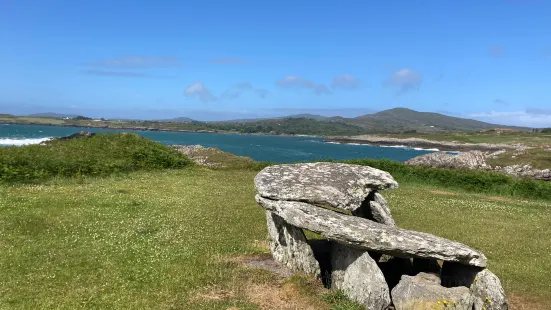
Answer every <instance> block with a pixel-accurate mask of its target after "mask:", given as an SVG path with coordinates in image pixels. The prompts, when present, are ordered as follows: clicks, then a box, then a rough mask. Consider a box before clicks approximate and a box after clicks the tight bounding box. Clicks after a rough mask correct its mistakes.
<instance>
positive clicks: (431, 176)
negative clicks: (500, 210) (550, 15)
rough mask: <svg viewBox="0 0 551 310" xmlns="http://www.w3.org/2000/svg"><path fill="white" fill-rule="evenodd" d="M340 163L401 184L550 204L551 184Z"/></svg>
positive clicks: (371, 162) (387, 163)
mask: <svg viewBox="0 0 551 310" xmlns="http://www.w3.org/2000/svg"><path fill="white" fill-rule="evenodd" d="M340 162H345V163H349V164H356V165H364V166H370V167H373V168H377V169H381V170H384V171H387V172H389V173H390V174H391V175H392V176H393V177H394V178H395V179H396V181H398V182H407V183H418V184H424V185H431V186H438V187H447V188H453V189H459V190H464V191H468V192H473V193H484V194H495V195H505V196H512V197H520V198H532V199H545V200H551V182H545V181H536V180H531V179H517V178H513V177H510V176H507V175H504V174H500V173H495V172H488V171H479V170H460V169H441V168H428V167H420V166H409V165H406V164H403V163H400V162H397V161H391V160H376V159H358V160H345V161H340Z"/></svg>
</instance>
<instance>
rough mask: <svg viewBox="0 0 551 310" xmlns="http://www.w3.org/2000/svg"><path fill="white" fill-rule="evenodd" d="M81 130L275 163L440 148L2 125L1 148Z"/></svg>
mask: <svg viewBox="0 0 551 310" xmlns="http://www.w3.org/2000/svg"><path fill="white" fill-rule="evenodd" d="M79 131H90V132H116V131H119V132H134V133H137V134H139V135H141V136H143V137H146V138H149V139H152V140H155V141H158V142H160V143H163V144H166V145H175V144H178V145H197V144H199V145H202V146H205V147H217V148H219V149H221V150H223V151H225V152H230V153H233V154H236V155H240V156H248V157H251V158H252V159H254V160H257V161H268V162H273V163H290V162H301V161H311V160H324V159H337V160H339V159H361V158H373V159H382V158H385V159H391V160H396V161H406V160H408V159H411V158H413V157H416V156H419V155H423V154H427V153H430V152H435V151H438V150H437V149H432V150H424V149H418V148H408V147H405V146H401V145H396V146H386V147H381V146H371V145H365V144H363V145H362V144H338V143H329V142H324V140H325V139H324V138H320V137H310V136H271V135H246V134H216V133H190V132H162V131H138V130H113V129H101V128H79V127H58V126H39V125H11V124H0V146H23V145H29V144H38V143H41V142H43V141H47V140H49V139H52V138H56V137H64V136H68V135H71V134H74V133H76V132H79Z"/></svg>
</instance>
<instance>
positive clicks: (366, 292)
mask: <svg viewBox="0 0 551 310" xmlns="http://www.w3.org/2000/svg"><path fill="white" fill-rule="evenodd" d="M331 267H332V272H331V288H332V289H337V290H342V291H343V292H344V293H345V294H346V296H348V297H349V298H350V299H352V300H354V301H356V302H358V303H360V304H362V305H364V306H365V308H366V309H370V310H385V309H387V308H388V306H390V303H391V300H390V291H389V289H388V285H387V283H386V281H385V277H384V275H383V273H382V272H381V270H380V269H379V267H378V266H377V263H376V262H375V261H374V260H373V259H372V258H371V257H370V256H369V253H367V252H366V251H361V250H357V249H352V248H349V247H346V246H344V245H341V244H338V243H334V244H333V246H332V251H331Z"/></svg>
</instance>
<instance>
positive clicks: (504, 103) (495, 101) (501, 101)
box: [494, 99, 509, 105]
mask: <svg viewBox="0 0 551 310" xmlns="http://www.w3.org/2000/svg"><path fill="white" fill-rule="evenodd" d="M494 103H497V104H501V105H509V102H507V101H505V100H501V99H494Z"/></svg>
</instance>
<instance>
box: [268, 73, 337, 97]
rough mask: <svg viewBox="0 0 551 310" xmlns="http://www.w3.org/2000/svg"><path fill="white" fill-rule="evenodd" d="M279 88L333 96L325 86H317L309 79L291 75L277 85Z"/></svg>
mask: <svg viewBox="0 0 551 310" xmlns="http://www.w3.org/2000/svg"><path fill="white" fill-rule="evenodd" d="M276 84H277V85H278V86H279V87H283V88H294V89H299V88H305V89H310V90H312V91H313V92H314V93H315V94H316V95H322V94H327V95H328V94H331V91H330V90H329V88H328V87H327V86H325V85H324V84H316V83H314V82H312V81H309V80H307V79H304V78H302V77H299V76H294V75H289V76H286V77H284V78H282V79H281V80H279V81H277V83H276Z"/></svg>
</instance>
